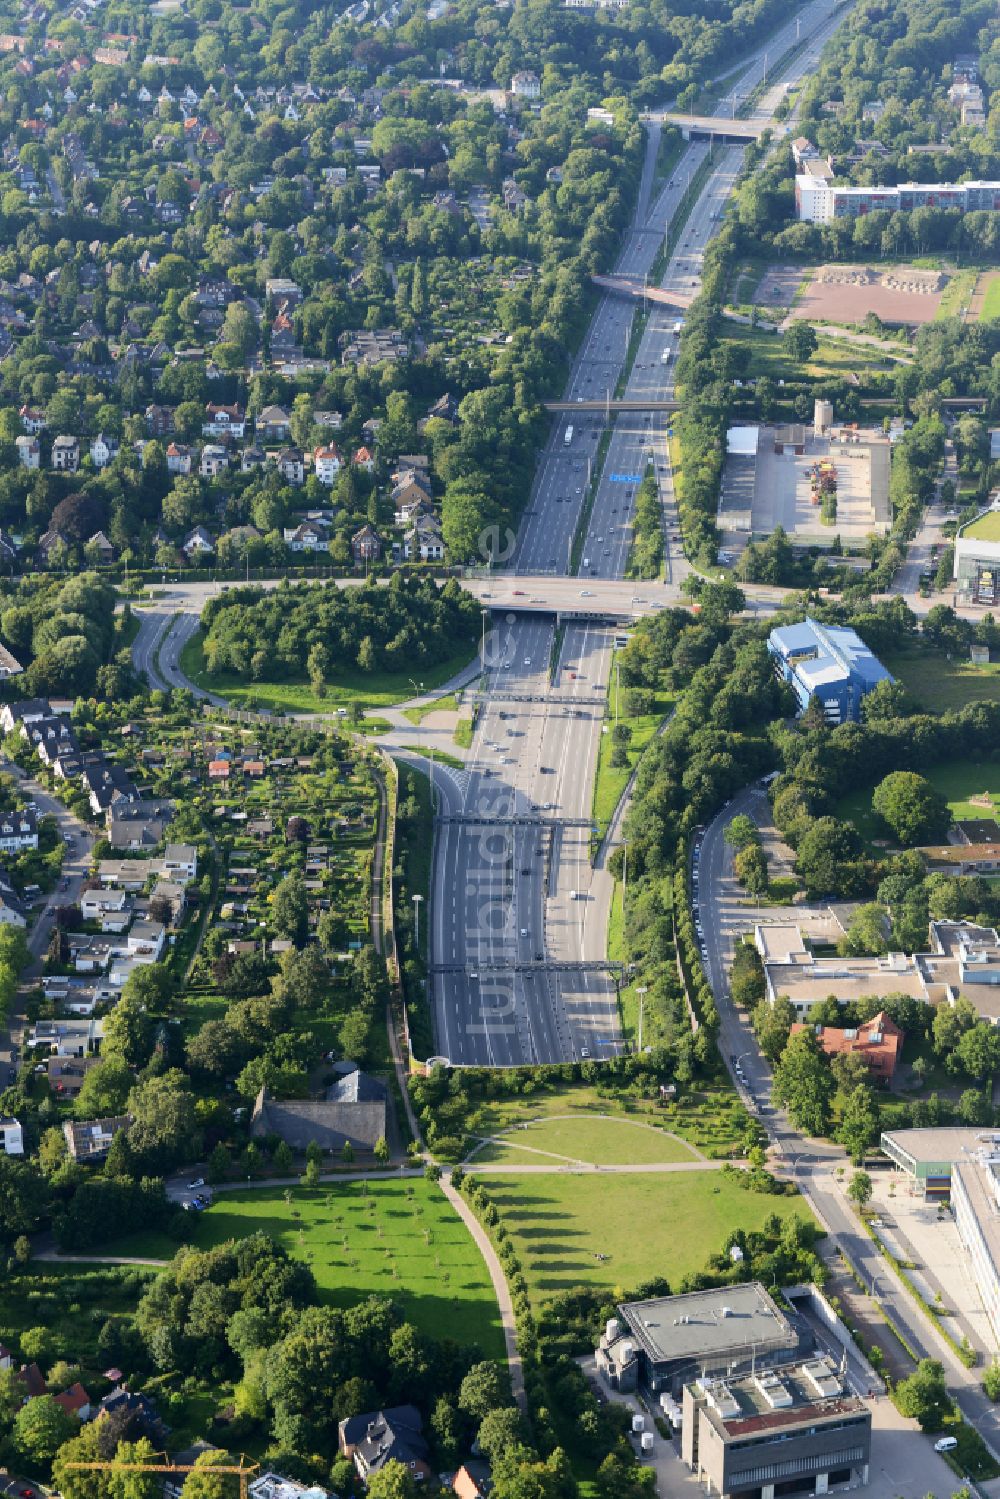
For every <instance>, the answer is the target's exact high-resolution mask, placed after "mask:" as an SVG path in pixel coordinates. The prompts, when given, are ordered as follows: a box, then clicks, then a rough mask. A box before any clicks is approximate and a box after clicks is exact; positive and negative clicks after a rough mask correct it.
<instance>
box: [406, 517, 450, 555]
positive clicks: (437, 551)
mask: <svg viewBox="0 0 1000 1499" xmlns="http://www.w3.org/2000/svg"><path fill="white" fill-rule="evenodd" d="M403 558H404V560H405V561H407V562H414V561H416V560H417V559H418V558H419V560H420V561H421V562H443V561H444V538H443V537H442V535H441V527H440V525H439V523H438V522H437V520H436V519H435V518H434V517H433V516H431V515H421V516H418V518H417V520H416V521H415V522H414V524H413V526H412V528H411V529H410V530H409V531H407V533H406V535H405V536H404V537H403Z"/></svg>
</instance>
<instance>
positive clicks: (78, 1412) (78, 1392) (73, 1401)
mask: <svg viewBox="0 0 1000 1499" xmlns="http://www.w3.org/2000/svg"><path fill="white" fill-rule="evenodd" d="M54 1399H55V1402H56V1405H61V1406H62V1408H63V1410H64V1411H65V1412H66V1414H67V1415H69V1416H76V1417H77V1419H78V1420H79V1421H89V1420H90V1396H89V1395H88V1394H87V1392H86V1390H85V1389H84V1388H83V1385H82V1384H80V1382H79V1380H77V1382H76V1384H71V1385H70V1387H69V1389H68V1390H64V1391H63V1392H62V1394H61V1395H56V1396H55V1397H54Z"/></svg>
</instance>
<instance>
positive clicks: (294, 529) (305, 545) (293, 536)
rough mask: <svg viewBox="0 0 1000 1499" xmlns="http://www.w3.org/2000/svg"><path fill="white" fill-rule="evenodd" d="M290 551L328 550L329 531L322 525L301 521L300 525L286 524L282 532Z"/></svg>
mask: <svg viewBox="0 0 1000 1499" xmlns="http://www.w3.org/2000/svg"><path fill="white" fill-rule="evenodd" d="M282 534H283V535H284V538H285V545H286V546H287V547H288V550H289V551H290V552H328V551H329V550H330V541H329V532H328V531H327V530H326V528H325V527H324V526H317V525H315V524H314V523H313V522H312V521H303V522H302V524H301V526H291V527H290V526H286V527H285V530H284V532H283V533H282Z"/></svg>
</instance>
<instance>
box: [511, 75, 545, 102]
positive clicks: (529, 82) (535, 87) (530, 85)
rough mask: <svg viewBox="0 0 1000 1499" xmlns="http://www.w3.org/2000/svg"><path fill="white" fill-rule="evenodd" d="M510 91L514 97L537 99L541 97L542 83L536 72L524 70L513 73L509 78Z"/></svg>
mask: <svg viewBox="0 0 1000 1499" xmlns="http://www.w3.org/2000/svg"><path fill="white" fill-rule="evenodd" d="M510 92H511V93H512V94H513V95H514V97H515V99H538V98H540V97H541V92H542V85H541V80H540V79H539V77H538V74H537V73H531V72H528V71H527V70H524V71H522V72H520V73H515V74H514V76H513V77H512V78H511V80H510Z"/></svg>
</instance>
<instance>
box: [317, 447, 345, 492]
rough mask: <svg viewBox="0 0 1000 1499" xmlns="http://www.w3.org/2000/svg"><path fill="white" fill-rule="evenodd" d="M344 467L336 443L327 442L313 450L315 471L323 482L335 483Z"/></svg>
mask: <svg viewBox="0 0 1000 1499" xmlns="http://www.w3.org/2000/svg"><path fill="white" fill-rule="evenodd" d="M342 468H343V462H342V461H341V457H340V452H339V451H338V448H337V445H336V443H333V442H331V443H327V444H326V445H325V446H321V447H318V448H316V449H315V450H314V451H313V472H314V474H315V475H316V477H317V479H318V480H319V482H320V483H321V484H333V482H334V481H335V479H336V477H337V475H338V474H339V473H340V470H341V469H342Z"/></svg>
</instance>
